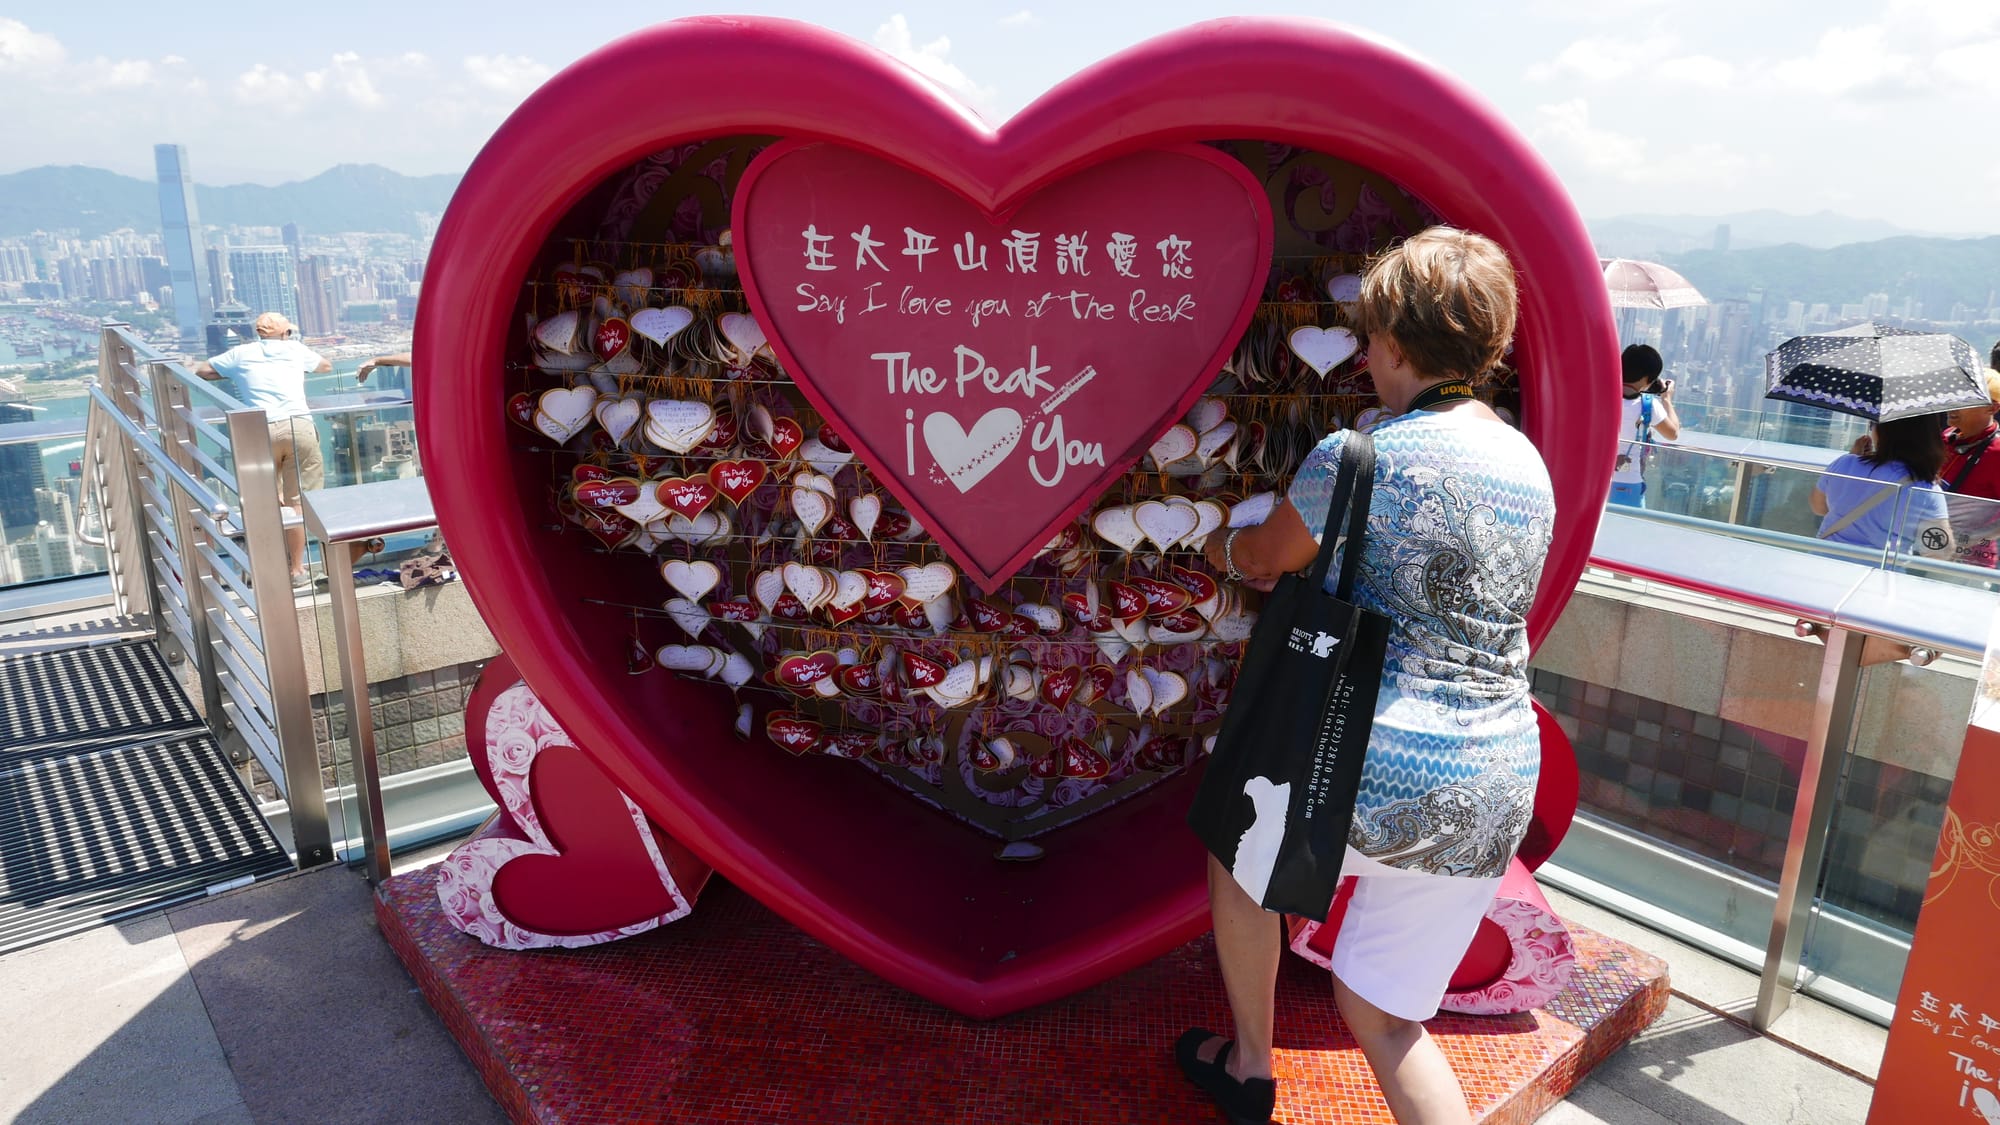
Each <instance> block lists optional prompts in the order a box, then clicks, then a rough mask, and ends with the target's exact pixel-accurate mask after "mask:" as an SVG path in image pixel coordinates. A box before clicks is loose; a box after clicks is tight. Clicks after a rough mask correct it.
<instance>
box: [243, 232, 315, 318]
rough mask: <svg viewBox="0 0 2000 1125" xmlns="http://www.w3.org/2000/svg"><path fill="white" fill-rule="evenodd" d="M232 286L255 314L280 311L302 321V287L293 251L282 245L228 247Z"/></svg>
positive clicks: (286, 316)
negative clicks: (293, 261)
mask: <svg viewBox="0 0 2000 1125" xmlns="http://www.w3.org/2000/svg"><path fill="white" fill-rule="evenodd" d="M229 278H230V285H231V286H232V287H233V288H234V289H235V291H236V299H237V300H238V301H240V302H242V303H243V304H245V305H248V306H249V307H250V309H251V311H252V312H253V313H267V312H279V313H284V314H285V319H286V320H289V321H291V322H292V323H293V324H297V323H298V322H299V284H298V277H297V273H296V271H294V270H293V269H292V252H291V251H290V250H289V249H287V248H285V247H283V246H232V247H230V248H229Z"/></svg>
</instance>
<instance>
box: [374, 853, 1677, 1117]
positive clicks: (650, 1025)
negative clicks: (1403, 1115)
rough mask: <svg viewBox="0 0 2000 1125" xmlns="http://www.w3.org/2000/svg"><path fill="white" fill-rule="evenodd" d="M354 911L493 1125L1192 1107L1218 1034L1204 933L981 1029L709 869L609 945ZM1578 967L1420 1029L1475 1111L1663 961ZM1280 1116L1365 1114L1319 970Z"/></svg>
mask: <svg viewBox="0 0 2000 1125" xmlns="http://www.w3.org/2000/svg"><path fill="white" fill-rule="evenodd" d="M377 914H378V917H379V918H380V920H381V923H382V929H383V932H384V933H385V935H387V937H388V938H389V941H390V944H391V945H392V946H393V947H394V948H395V949H396V950H397V952H398V953H399V954H400V955H401V956H402V957H403V959H404V961H405V963H406V964H407V965H409V966H410V968H411V970H412V972H413V974H414V975H415V976H416V978H417V980H418V983H419V984H420V985H422V986H423V988H424V990H425V992H426V993H427V994H428V995H429V996H430V998H431V1000H432V1003H433V1005H434V1006H435V1007H436V1008H437V1009H438V1012H439V1014H440V1016H441V1017H442V1018H443V1019H444V1021H445V1023H446V1025H447V1026H448V1027H449V1028H451V1030H452V1032H453V1034H454V1035H456V1036H457V1037H458V1039H459V1041H460V1043H461V1045H463V1046H465V1047H466V1049H467V1054H468V1055H470V1056H471V1057H472V1060H473V1062H474V1063H475V1064H476V1065H477V1066H478V1067H479V1068H480V1069H481V1071H482V1072H483V1073H484V1074H485V1075H486V1078H487V1083H488V1086H489V1088H490V1089H491V1090H492V1091H493V1092H494V1094H495V1096H496V1097H498V1098H499V1100H500V1101H501V1103H502V1104H503V1105H504V1106H506V1107H507V1108H508V1109H509V1111H510V1112H511V1113H512V1114H513V1115H514V1116H515V1117H516V1119H517V1120H539V1121H547V1122H557V1121H560V1122H591V1121H606V1122H609V1121H674V1122H724V1121H758V1122H770V1121H828V1122H833V1121H838V1122H899V1123H900V1122H912V1121H940V1122H967V1123H987V1122H992V1123H1000V1122H1006V1123H1010V1125H1011V1123H1017V1122H1058V1121H1087V1122H1135V1123H1139V1122H1143V1123H1147V1125H1153V1123H1159V1122H1179V1121H1204V1120H1208V1119H1209V1118H1210V1116H1211V1114H1212V1110H1211V1109H1210V1107H1209V1106H1208V1105H1207V1103H1206V1102H1205V1100H1204V1099H1203V1098H1202V1097H1201V1096H1200V1095H1199V1094H1198V1093H1196V1092H1195V1091H1194V1090H1193V1089H1192V1088H1191V1087H1189V1086H1188V1085H1187V1084H1186V1083H1185V1082H1184V1081H1183V1079H1182V1078H1181V1077H1180V1075H1179V1073H1178V1071H1176V1070H1175V1068H1174V1066H1173V1063H1172V1061H1171V1059H1170V1057H1169V1047H1170V1044H1171V1043H1172V1042H1173V1039H1174V1037H1175V1036H1176V1035H1178V1034H1179V1033H1180V1031H1181V1030H1182V1029H1184V1028H1186V1027H1189V1026H1195V1025H1202V1026H1209V1027H1226V1026H1227V1024H1228V1015H1227V1007H1226V1004H1225V1003H1224V1000H1223V993H1222V985H1221V980H1220V978H1219V976H1218V975H1217V973H1216V970H1215V963H1214V958H1213V955H1212V953H1211V951H1210V943H1209V941H1208V940H1207V939H1203V940H1200V941H1196V942H1192V943H1190V944H1188V945H1186V946H1183V947H1181V948H1180V949H1178V950H1176V951H1174V952H1173V953H1171V954H1169V955H1168V956H1166V957H1163V958H1161V959H1160V960H1158V961H1156V962H1154V963H1152V964H1150V965H1147V966H1145V967H1143V968H1141V969H1138V970H1135V971H1133V972H1131V973H1127V974H1125V975H1124V976H1122V977H1119V978H1117V979H1116V980H1113V981H1110V982H1108V983H1106V984H1104V985H1101V986H1099V987H1097V988H1094V989H1091V990H1089V991H1087V992H1085V993H1082V994H1080V995H1078V996H1075V997H1072V998H1070V999H1069V1000H1066V1001H1063V1002H1060V1003H1056V1004H1051V1005H1047V1006H1045V1007H1042V1008H1038V1009H1035V1010H1033V1011H1030V1012H1025V1013H1021V1014H1019V1015H1016V1016H1012V1017H1009V1018H1006V1019H1002V1020H997V1021H993V1022H990V1023H980V1022H975V1021H971V1020H966V1019H963V1018H961V1017H958V1016H956V1015H954V1014H952V1013H950V1012H947V1011H945V1010H943V1009H941V1008H938V1007H936V1006H935V1005H932V1004H930V1003H927V1002H925V1001H923V1000H920V999H917V998H915V997H913V996H910V995H909V994H907V993H904V992H902V991H901V990H899V989H896V988H893V987H891V986H889V985H886V984H884V983H882V982H881V981H879V980H877V979H876V978H874V977H872V976H870V975H868V974H867V973H865V972H863V971H862V970H860V969H857V968H855V967H854V966H852V965H850V964H849V963H848V962H847V961H845V960H844V959H843V958H841V957H840V956H839V955H838V954H836V953H834V952H833V951H832V950H830V949H828V948H827V947H825V946H823V945H821V944H820V943H818V942H816V941H814V940H812V939H811V938H809V937H806V936H805V935H804V934H802V933H800V932H799V931H798V930H796V929H794V928H793V927H792V926H790V925H789V924H787V923H785V922H784V921H782V920H781V919H779V918H777V917H776V916H775V915H773V914H771V913H770V912H769V911H767V910H765V909H764V908H763V907H761V906H759V905H757V904H756V903H755V902H753V901H752V900H750V899H749V898H748V897H747V896H745V895H743V894H742V893H740V892H738V891H737V890H736V889H735V888H733V887H730V886H728V885H726V884H723V883H721V882H720V881H717V882H716V883H714V884H712V885H711V886H710V888H709V889H708V891H707V892H706V893H705V894H704V895H703V897H702V900H701V902H700V904H699V906H698V907H697V908H696V910H695V913H694V915H693V916H691V917H690V918H688V919H686V920H684V921H682V922H680V923H676V924H675V925H672V926H669V927H666V928H664V929H662V930H658V931H655V932H653V933H650V934H646V935H642V936H641V937H638V938H634V939H630V940H627V941H625V942H621V943H619V944H617V945H614V946H608V947H600V948H597V949H591V950H582V951H552V952H542V953H527V954H523V953H508V952H501V951H496V950H492V949H488V948H486V947H484V946H482V945H480V944H478V943H477V942H474V941H472V940H471V939H469V938H466V937H464V936H463V935H461V934H459V933H457V932H456V931H455V930H453V929H452V928H451V927H450V925H449V924H448V923H446V922H445V920H444V919H443V917H442V915H441V914H440V912H439V910H438V907H437V899H436V893H435V890H434V882H433V876H432V874H431V872H430V871H416V872H411V873H409V874H406V875H402V876H398V877H396V878H395V879H392V880H390V881H389V882H388V883H387V884H385V886H384V887H383V888H382V889H381V891H380V893H379V896H378V905H377ZM1578 938H1579V942H1578V944H1579V953H1580V961H1581V963H1582V972H1581V973H1580V974H1579V979H1578V981H1577V983H1576V986H1575V987H1573V988H1572V989H1571V990H1570V991H1569V992H1568V993H1567V994H1565V995H1564V996H1563V997H1562V998H1561V1000H1560V1001H1558V1002H1557V1003H1556V1004H1554V1005H1552V1006H1551V1008H1550V1009H1549V1010H1547V1011H1539V1012H1535V1013H1532V1014H1528V1015H1521V1016H1513V1017H1499V1018H1485V1017H1465V1016H1445V1017H1440V1018H1439V1019H1437V1020H1435V1021H1434V1022H1433V1023H1432V1025H1431V1028H1432V1030H1433V1032H1434V1033H1435V1034H1436V1035H1437V1036H1438V1038H1439V1041H1440V1042H1441V1043H1442V1045H1443V1046H1444V1049H1445V1051H1446V1053H1447V1054H1448V1055H1449V1056H1450V1057H1451V1059H1452V1062H1453V1064H1454V1066H1455V1068H1456V1069H1457V1071H1458V1073H1459V1074H1460V1075H1461V1077H1462V1079H1463V1080H1464V1083H1465V1086H1466V1090H1467V1094H1468V1097H1469V1098H1470V1099H1471V1100H1472V1102H1473V1105H1474V1108H1475V1111H1476V1112H1477V1113H1479V1114H1481V1115H1484V1116H1483V1119H1484V1120H1486V1121H1489V1122H1496V1123H1497V1122H1527V1121H1533V1120H1534V1119H1535V1118H1536V1117H1537V1116H1538V1115H1539V1114H1540V1113H1541V1112H1542V1111H1544V1110H1545V1109H1547V1108H1548V1106H1549V1105H1551V1104H1552V1103H1554V1102H1555V1101H1557V1100H1559V1099H1560V1098H1561V1097H1563V1096H1564V1094H1565V1093H1567V1092H1568V1091H1569V1090H1570V1089H1571V1088H1572V1087H1573V1086H1574V1085H1575V1084H1576V1083H1577V1082H1578V1081H1579V1080H1580V1079H1581V1076H1582V1074H1583V1073H1584V1072H1586V1071H1587V1070H1588V1069H1589V1068H1590V1067H1591V1066H1594V1065H1595V1064H1596V1063H1597V1062H1599V1061H1601V1060H1602V1059H1603V1057H1604V1056H1605V1055H1606V1054H1608V1053H1609V1052H1610V1051H1612V1050H1614V1049H1616V1047H1617V1046H1618V1045H1620V1044H1622V1043H1624V1042H1625V1041H1627V1040H1629V1039H1630V1038H1631V1037H1632V1036H1634V1035H1636V1034H1637V1033H1638V1032H1639V1031H1640V1030H1642V1029H1643V1028H1644V1027H1645V1025H1646V1024H1647V1023H1649V1022H1650V1021H1651V1020H1652V1019H1653V1018H1654V1017H1656V1016H1657V1015H1658V1014H1659V1012H1660V1011H1661V1010H1662V1009H1663V1007H1664V1005H1665V1003H1666V999H1667V980H1666V973H1665V966H1664V964H1663V963H1662V962H1660V961H1659V960H1657V959H1656V958H1653V957H1651V956H1650V955H1648V954H1645V953H1642V952H1640V951H1638V950H1636V949H1633V948H1631V947H1630V946H1626V945H1622V944H1620V943H1617V942H1614V941H1612V940H1611V939H1608V938H1604V937H1601V936H1599V935H1597V934H1595V933H1591V932H1588V931H1580V932H1579V934H1578ZM1279 993H1280V998H1279V1012H1280V1023H1279V1042H1280V1044H1281V1045H1282V1046H1283V1048H1284V1049H1283V1050H1282V1051H1281V1053H1280V1059H1279V1075H1280V1078H1281V1087H1280V1089H1281V1102H1280V1106H1279V1113H1278V1119H1279V1120H1280V1121H1285V1122H1335V1121H1338V1122H1359V1121H1388V1120H1390V1118H1389V1116H1388V1110H1387V1107H1386V1106H1385V1105H1384V1104H1383V1102H1382V1100H1381V1096H1380V1094H1379V1093H1378V1092H1377V1090H1376V1088H1375V1086H1374V1083H1373V1080H1372V1079H1371V1078H1370V1077H1369V1074H1368V1069H1367V1065H1366V1063H1365V1062H1364V1061H1363V1060H1362V1058H1361V1055H1360V1053H1359V1052H1358V1051H1356V1050H1354V1049H1353V1043H1352V1040H1351V1039H1349V1038H1348V1036H1347V1033H1346V1030H1345V1028H1344V1027H1343V1025H1342V1024H1341V1022H1340V1019H1339V1017H1338V1015H1337V1014H1336V1013H1335V1010H1334V1005H1333V999H1332V995H1331V993H1330V991H1329V990H1328V987H1327V981H1326V977H1325V975H1324V974H1323V973H1321V972H1319V971H1317V970H1315V969H1313V968H1312V967H1311V966H1310V965H1308V964H1306V963H1305V962H1304V961H1301V960H1298V959H1296V958H1287V966H1286V970H1285V972H1284V974H1283V976H1282V977H1281V979H1280V982H1279Z"/></svg>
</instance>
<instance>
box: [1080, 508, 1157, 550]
mask: <svg viewBox="0 0 2000 1125" xmlns="http://www.w3.org/2000/svg"><path fill="white" fill-rule="evenodd" d="M1090 529H1091V530H1092V531H1095V532H1096V533H1097V534H1098V535H1099V536H1101V537H1102V538H1103V539H1104V541H1105V542H1107V543H1109V544H1111V545H1112V546H1114V547H1116V548H1118V549H1119V550H1121V551H1124V552H1126V553H1127V554H1130V553H1131V552H1132V551H1134V550H1137V549H1138V546H1139V544H1141V543H1143V542H1145V541H1146V533H1145V532H1144V531H1141V530H1140V529H1139V524H1138V522H1137V521H1136V520H1134V519H1133V518H1132V509H1130V508H1125V507H1111V508H1105V509H1103V510H1102V511H1100V512H1098V513H1097V514H1096V515H1094V516H1092V517H1090Z"/></svg>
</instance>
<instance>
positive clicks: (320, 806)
mask: <svg viewBox="0 0 2000 1125" xmlns="http://www.w3.org/2000/svg"><path fill="white" fill-rule="evenodd" d="M228 419H229V445H230V450H231V452H232V454H233V455H234V457H235V461H236V488H237V493H238V497H239V499H240V501H241V502H242V505H243V546H244V550H245V551H246V552H247V553H248V554H249V556H250V586H251V591H252V593H254V594H255V595H256V600H257V627H258V629H259V630H260V631H261V632H262V633H263V638H264V668H265V674H266V675H267V676H268V677H269V681H268V682H269V687H270V697H271V707H272V710H273V711H274V712H276V713H275V714H273V715H272V716H271V721H272V725H273V727H274V728H275V729H274V730H273V732H272V733H273V734H275V735H276V736H277V741H278V753H279V755H280V757H281V758H282V759H283V762H284V773H285V776H284V778H283V779H282V784H283V785H284V787H285V801H286V804H287V805H289V806H290V809H291V823H292V844H293V847H294V849H295V850H296V851H297V853H298V864H299V866H300V867H301V868H306V867H313V866H317V865H319V864H322V863H329V862H332V860H333V835H332V832H331V830H330V828H329V825H328V823H327V810H326V785H325V783H324V782H323V780H322V778H321V776H320V768H319V749H318V747H317V746H316V745H315V744H314V742H313V725H312V699H311V697H310V696H309V695H308V693H307V688H306V658H305V645H304V642H303V639H302V638H301V636H300V633H299V618H298V608H297V606H296V604H295V602H294V600H293V597H292V581H291V567H290V566H289V565H288V564H287V563H286V560H285V520H284V513H283V511H282V510H281V509H280V507H279V504H278V472H277V465H276V463H275V462H274V461H273V459H272V456H271V431H270V424H269V422H268V421H267V420H266V418H265V415H264V412H263V411H261V410H236V411H231V412H230V413H229V416H228Z"/></svg>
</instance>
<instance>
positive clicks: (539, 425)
mask: <svg viewBox="0 0 2000 1125" xmlns="http://www.w3.org/2000/svg"><path fill="white" fill-rule="evenodd" d="M596 405H597V388H596V387H554V388H551V389H549V390H546V391H543V392H542V397H541V398H539V399H537V400H535V428H536V429H538V430H540V431H541V432H542V433H544V434H546V435H548V437H549V438H550V439H552V440H554V441H556V442H566V441H568V440H569V439H571V438H573V437H575V436H576V435H577V432H578V431H580V430H582V429H583V427H584V426H585V425H586V424H588V423H589V422H590V420H591V418H592V417H593V416H594V415H593V413H592V411H593V409H594V408H595V407H596Z"/></svg>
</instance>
